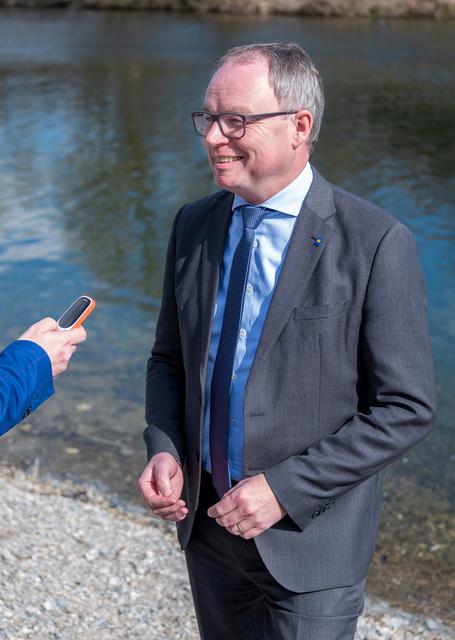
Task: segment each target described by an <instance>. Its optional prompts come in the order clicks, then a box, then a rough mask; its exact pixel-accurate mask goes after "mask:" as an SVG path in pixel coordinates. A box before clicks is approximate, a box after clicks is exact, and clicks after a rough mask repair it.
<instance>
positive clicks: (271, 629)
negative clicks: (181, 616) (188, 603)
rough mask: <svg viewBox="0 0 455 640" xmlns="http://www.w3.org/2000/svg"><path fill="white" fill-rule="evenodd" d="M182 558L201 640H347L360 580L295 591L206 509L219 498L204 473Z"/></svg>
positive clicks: (358, 604)
mask: <svg viewBox="0 0 455 640" xmlns="http://www.w3.org/2000/svg"><path fill="white" fill-rule="evenodd" d="M203 476H204V477H203V486H202V489H201V500H200V504H199V509H198V514H197V517H196V523H195V527H194V530H193V534H192V537H191V541H190V543H189V545H188V546H187V548H186V552H185V555H186V561H187V567H188V573H189V578H190V583H191V590H192V593H193V600H194V606H195V609H196V615H197V619H198V624H199V632H200V635H201V638H202V640H291V639H292V640H352V639H353V638H354V634H355V629H356V626H357V619H358V616H359V615H360V613H361V612H362V609H363V599H364V587H365V580H362V581H361V582H359V583H358V584H355V585H351V586H346V587H339V588H336V589H327V590H324V591H312V592H307V593H295V592H294V591H289V590H288V589H286V588H285V587H283V586H282V585H280V584H279V583H278V582H277V581H276V580H275V579H274V578H273V577H272V576H271V574H270V573H269V571H268V570H267V568H266V567H265V565H264V563H263V562H262V559H261V557H260V555H259V553H258V551H257V548H256V545H255V543H254V541H253V540H243V538H241V537H240V536H234V535H231V534H230V533H229V532H228V531H226V530H225V529H224V528H223V527H221V526H220V525H218V524H217V523H216V522H215V521H214V520H213V519H212V518H209V517H208V516H207V513H206V512H207V509H208V508H209V507H210V506H211V505H213V504H215V502H217V501H218V497H217V494H216V492H215V490H214V489H213V487H212V484H211V482H210V476H209V475H208V474H203Z"/></svg>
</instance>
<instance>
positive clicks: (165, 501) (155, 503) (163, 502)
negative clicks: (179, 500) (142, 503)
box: [144, 494, 175, 511]
mask: <svg viewBox="0 0 455 640" xmlns="http://www.w3.org/2000/svg"><path fill="white" fill-rule="evenodd" d="M144 498H145V499H146V500H147V502H148V504H149V506H150V508H151V510H152V511H155V510H157V509H166V508H168V507H171V506H172V505H174V504H175V498H174V497H173V496H169V497H166V496H160V495H156V494H155V495H149V496H148V497H145V496H144Z"/></svg>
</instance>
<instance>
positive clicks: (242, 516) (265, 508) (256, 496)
mask: <svg viewBox="0 0 455 640" xmlns="http://www.w3.org/2000/svg"><path fill="white" fill-rule="evenodd" d="M207 514H208V515H209V516H210V517H211V518H215V519H216V521H217V523H218V524H219V525H220V526H222V527H225V528H226V529H227V530H228V531H229V533H232V534H233V535H235V536H242V538H244V539H245V540H249V539H250V538H255V537H256V536H258V535H259V534H260V533H262V532H263V531H266V530H267V529H270V527H271V526H272V525H274V524H275V522H278V521H279V520H281V518H284V516H285V515H286V511H285V509H284V508H283V507H282V506H281V504H280V502H279V501H278V499H277V498H276V496H275V494H274V493H273V491H272V489H271V488H270V485H269V483H268V482H267V479H266V477H265V475H264V474H263V473H260V474H258V475H256V476H252V477H251V478H246V479H245V480H241V481H240V482H239V483H238V484H236V485H235V487H233V488H232V489H230V490H229V491H228V492H227V493H225V494H224V496H223V497H222V498H221V500H220V501H219V502H217V503H216V504H214V505H213V507H210V509H209V510H208V511H207Z"/></svg>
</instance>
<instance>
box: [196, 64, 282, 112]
mask: <svg viewBox="0 0 455 640" xmlns="http://www.w3.org/2000/svg"><path fill="white" fill-rule="evenodd" d="M253 86H254V91H261V92H265V93H266V94H269V93H270V92H271V94H272V95H274V91H273V88H272V85H271V83H270V74H269V68H268V64H267V61H266V60H264V59H258V60H254V61H252V62H251V63H236V62H235V61H229V62H227V63H225V64H224V65H222V66H221V67H220V68H219V69H217V71H216V72H215V73H214V74H213V76H212V78H211V80H210V82H209V84H208V86H207V90H206V92H205V103H207V101H210V100H212V99H218V98H220V99H228V100H229V103H230V104H229V109H230V110H231V111H236V110H239V109H242V108H244V106H245V104H244V103H245V100H248V99H250V98H251V97H252V93H254V92H253V91H252V89H253Z"/></svg>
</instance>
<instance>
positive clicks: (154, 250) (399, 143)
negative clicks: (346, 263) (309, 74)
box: [0, 9, 455, 618]
mask: <svg viewBox="0 0 455 640" xmlns="http://www.w3.org/2000/svg"><path fill="white" fill-rule="evenodd" d="M270 40H286V41H295V42H298V43H299V44H301V45H302V46H304V48H306V49H307V50H308V51H309V52H310V54H311V55H312V56H313V58H314V60H315V62H316V64H317V66H318V67H319V68H320V70H321V72H322V76H323V78H324V82H325V86H326V95H327V110H326V116H325V120H324V124H323V128H322V133H321V139H320V143H319V145H318V148H317V150H316V152H315V154H314V156H313V158H312V162H313V164H314V165H315V166H316V167H317V168H318V169H319V170H320V171H321V172H322V173H323V174H324V175H325V176H326V177H327V178H328V179H330V180H331V181H333V182H336V183H338V184H339V185H341V186H343V187H345V188H347V189H349V190H351V191H354V192H356V193H358V194H360V195H362V196H364V197H367V198H368V199H371V200H373V201H374V202H376V203H377V204H379V205H381V206H382V207H384V208H386V209H388V210H389V211H390V212H391V213H392V214H394V215H395V216H396V217H397V218H398V219H400V220H401V221H402V222H404V223H405V224H407V225H408V226H409V227H410V228H411V229H412V231H413V233H414V235H415V237H416V240H417V244H418V249H419V253H420V258H421V263H422V267H423V271H424V276H425V279H426V284H427V288H428V298H429V319H430V325H431V330H432V337H433V346H434V357H435V363H436V371H437V379H438V390H439V402H440V413H439V419H438V428H437V430H436V431H435V432H434V433H433V434H432V435H431V436H430V437H428V438H427V439H426V440H425V441H424V442H423V443H421V444H420V445H419V446H417V447H416V448H415V449H413V450H412V451H411V452H410V453H409V454H407V455H406V456H405V457H404V458H403V459H402V460H401V461H399V462H397V463H395V464H394V465H392V466H391V467H390V468H389V469H387V471H386V474H385V485H384V486H385V489H384V494H385V495H384V498H385V500H384V514H383V525H382V528H381V534H380V537H379V541H378V553H377V554H376V556H375V563H374V566H373V570H372V574H371V578H370V586H371V589H372V590H373V591H375V592H376V593H379V594H381V595H386V596H387V597H388V598H389V599H390V600H392V601H394V602H395V601H396V602H401V603H402V602H404V604H406V605H407V606H408V607H409V608H416V609H418V610H423V611H425V612H427V613H428V612H430V613H433V612H436V614H439V615H441V616H443V617H446V618H447V616H448V615H449V613H448V612H450V602H449V600H448V599H447V598H446V596H445V592H446V591H447V587H448V580H449V574H450V570H451V569H452V570H453V564H451V563H450V559H449V553H450V544H451V538H450V536H451V535H453V534H451V533H450V531H451V524H453V510H452V509H453V490H452V488H453V486H454V467H455V465H454V461H455V455H454V449H453V442H454V436H453V430H452V426H453V416H454V414H455V393H454V391H453V389H454V386H455V363H454V359H453V357H452V356H453V344H454V333H455V297H454V277H453V276H454V262H455V260H454V256H455V239H454V236H455V234H454V200H455V199H454V195H455V179H454V158H455V143H454V141H455V108H454V105H455V89H454V85H453V82H452V83H451V81H452V80H453V77H454V70H455V60H454V57H453V42H454V40H455V24H454V23H438V22H434V21H419V22H412V21H406V22H405V21H397V22H387V21H382V20H381V21H367V20H365V21H362V20H356V21H353V20H342V19H338V20H323V19H311V20H308V19H303V18H297V17H296V18H290V17H283V18H277V17H274V18H258V17H248V18H247V17H241V18H236V17H221V16H194V15H172V14H153V13H135V12H134V13H133V12H131V13H130V12H113V13H108V12H78V11H72V10H42V11H39V12H37V11H33V10H17V9H11V10H3V11H1V12H0V116H1V117H0V273H1V278H0V291H1V299H2V302H3V307H2V309H3V312H2V314H1V317H0V330H1V332H0V335H1V336H2V343H3V344H6V343H7V342H8V341H10V340H12V339H14V338H15V337H16V336H17V335H18V334H19V333H20V332H21V331H22V330H23V329H24V328H25V327H26V326H28V325H29V324H30V323H31V322H32V321H34V320H37V319H39V318H41V317H43V316H45V315H51V316H54V317H57V316H59V315H60V314H61V312H62V311H63V310H64V309H65V308H66V307H67V306H68V305H69V303H70V302H71V301H72V300H73V299H74V298H75V297H76V296H78V295H79V294H81V293H88V294H90V295H93V296H94V297H95V298H96V299H97V302H98V307H97V309H96V311H95V312H94V314H93V315H92V316H91V318H90V319H89V320H88V321H87V323H86V328H87V331H88V341H87V343H86V345H84V346H83V347H82V348H81V349H80V350H79V352H78V353H77V355H76V356H75V357H74V359H73V361H72V362H71V367H70V369H69V370H68V372H67V373H66V374H65V376H62V377H61V378H60V379H59V380H58V382H57V385H56V386H57V394H56V396H55V397H54V398H53V399H52V400H51V401H49V402H48V403H47V404H46V405H45V406H43V407H42V408H40V410H39V411H38V412H37V413H36V414H35V415H33V416H31V417H30V418H29V419H27V420H26V422H24V423H22V424H21V425H20V426H19V427H17V428H16V429H15V430H13V431H12V432H10V433H9V434H8V435H7V436H5V437H4V438H3V439H2V442H1V451H0V456H1V457H2V458H4V459H5V460H8V461H9V462H12V463H14V464H17V465H19V466H22V467H31V466H33V465H35V470H36V469H37V468H38V466H39V469H40V473H42V474H47V473H49V474H52V475H54V476H57V477H70V478H73V479H76V480H83V481H91V482H96V483H98V484H101V485H102V486H104V487H106V488H108V489H109V490H110V491H111V492H114V493H115V494H118V495H119V496H121V497H123V498H126V499H128V500H132V501H135V500H137V497H136V489H135V481H136V477H137V476H138V474H139V473H140V471H141V470H142V467H143V465H144V463H145V454H144V449H143V445H142V438H141V433H142V429H143V427H144V419H143V396H144V369H145V363H146V360H147V357H148V353H149V350H150V347H151V344H152V339H153V331H154V324H155V321H156V317H157V312H158V309H159V301H160V290H161V278H162V270H163V261H164V255H165V249H166V241H167V236H168V233H169V229H170V225H171V222H172V218H173V216H174V214H175V212H176V211H177V209H178V208H179V207H180V206H181V205H182V204H183V203H184V202H186V201H188V200H191V199H195V198H198V197H201V196H202V195H205V194H206V193H207V192H209V191H212V190H214V185H213V184H212V181H211V178H210V172H209V170H208V167H207V164H206V161H205V156H204V152H203V149H202V145H201V141H200V139H198V138H197V136H196V135H195V134H194V132H193V129H192V123H191V120H190V118H189V112H191V111H192V110H194V109H198V108H200V107H201V102H202V96H203V92H204V89H205V84H206V81H207V78H208V76H209V73H210V69H211V65H212V63H213V61H214V60H215V59H216V58H217V57H218V56H219V55H221V54H222V53H223V52H224V51H225V50H226V49H227V48H228V47H230V46H234V45H237V44H241V43H245V42H250V41H258V42H260V41H270ZM452 541H453V540H452Z"/></svg>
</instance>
